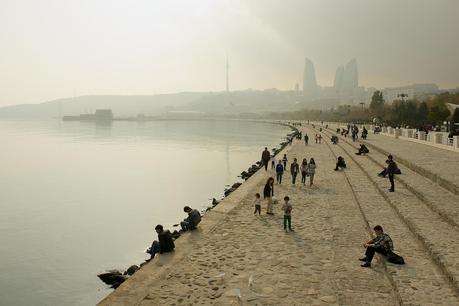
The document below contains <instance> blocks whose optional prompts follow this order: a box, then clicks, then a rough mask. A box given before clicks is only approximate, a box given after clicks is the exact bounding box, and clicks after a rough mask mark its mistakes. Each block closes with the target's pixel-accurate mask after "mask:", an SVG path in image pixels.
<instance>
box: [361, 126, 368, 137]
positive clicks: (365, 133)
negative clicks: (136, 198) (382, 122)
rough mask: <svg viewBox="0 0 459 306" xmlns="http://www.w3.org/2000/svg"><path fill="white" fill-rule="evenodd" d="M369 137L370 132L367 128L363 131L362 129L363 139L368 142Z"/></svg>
mask: <svg viewBox="0 0 459 306" xmlns="http://www.w3.org/2000/svg"><path fill="white" fill-rule="evenodd" d="M367 136H368V130H367V129H366V128H365V127H363V129H362V139H365V140H366V139H367Z"/></svg>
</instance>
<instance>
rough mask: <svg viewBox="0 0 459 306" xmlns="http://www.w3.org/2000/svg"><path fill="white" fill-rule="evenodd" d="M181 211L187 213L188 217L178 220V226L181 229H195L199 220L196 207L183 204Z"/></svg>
mask: <svg viewBox="0 0 459 306" xmlns="http://www.w3.org/2000/svg"><path fill="white" fill-rule="evenodd" d="M183 211H184V212H186V213H187V214H188V217H187V218H185V220H183V221H182V222H180V226H181V227H182V230H183V231H191V230H194V229H196V226H198V224H199V222H201V213H200V212H199V211H198V210H197V209H191V207H189V206H185V207H184V208H183Z"/></svg>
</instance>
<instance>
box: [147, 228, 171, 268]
mask: <svg viewBox="0 0 459 306" xmlns="http://www.w3.org/2000/svg"><path fill="white" fill-rule="evenodd" d="M155 230H156V233H158V240H159V241H157V240H155V241H153V243H152V244H151V247H150V248H148V250H147V251H146V252H147V253H149V254H150V255H151V257H150V259H149V260H152V259H153V258H155V255H156V254H158V253H160V254H162V253H168V252H172V251H173V250H174V249H175V244H174V240H173V239H172V235H171V232H169V231H168V230H166V231H165V230H164V228H163V226H162V225H161V224H158V225H156V227H155Z"/></svg>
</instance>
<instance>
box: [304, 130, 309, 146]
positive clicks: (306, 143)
mask: <svg viewBox="0 0 459 306" xmlns="http://www.w3.org/2000/svg"><path fill="white" fill-rule="evenodd" d="M308 141H309V136H308V134H307V133H305V134H304V144H305V145H306V146H307V145H308Z"/></svg>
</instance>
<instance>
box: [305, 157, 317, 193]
mask: <svg viewBox="0 0 459 306" xmlns="http://www.w3.org/2000/svg"><path fill="white" fill-rule="evenodd" d="M316 168H317V166H316V162H315V160H314V158H311V159H310V160H309V164H308V167H307V169H306V175H309V186H312V185H313V184H314V175H315V174H316Z"/></svg>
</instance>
